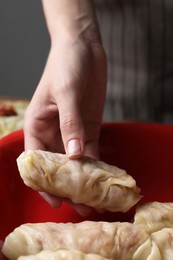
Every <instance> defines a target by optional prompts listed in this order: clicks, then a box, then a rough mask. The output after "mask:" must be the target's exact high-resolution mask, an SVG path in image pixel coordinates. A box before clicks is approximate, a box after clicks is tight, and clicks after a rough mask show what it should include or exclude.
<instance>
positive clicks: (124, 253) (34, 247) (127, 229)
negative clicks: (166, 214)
mask: <svg viewBox="0 0 173 260" xmlns="http://www.w3.org/2000/svg"><path fill="white" fill-rule="evenodd" d="M148 238H149V235H148V234H147V232H146V231H145V229H144V228H143V227H142V226H140V225H135V224H131V223H128V222H123V223H121V222H114V223H109V222H94V221H83V222H80V223H76V224H73V223H52V222H47V223H38V224H23V225H21V226H19V227H17V228H16V229H15V230H14V231H13V232H12V233H10V234H9V235H8V236H7V237H6V239H5V242H4V245H3V249H2V252H3V254H4V255H5V256H6V257H7V258H8V259H10V260H16V259H17V258H18V257H19V256H23V255H35V254H38V253H39V252H41V251H42V250H49V251H57V250H59V249H68V250H79V251H81V252H83V253H85V254H89V253H90V254H97V255H101V256H103V257H105V258H110V259H118V260H131V259H132V256H133V254H134V252H135V251H136V250H137V248H138V247H139V246H140V245H142V244H143V243H144V242H145V241H146V240H147V239H148ZM139 260H141V259H140V258H139Z"/></svg>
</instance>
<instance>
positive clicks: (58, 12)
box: [24, 0, 107, 215]
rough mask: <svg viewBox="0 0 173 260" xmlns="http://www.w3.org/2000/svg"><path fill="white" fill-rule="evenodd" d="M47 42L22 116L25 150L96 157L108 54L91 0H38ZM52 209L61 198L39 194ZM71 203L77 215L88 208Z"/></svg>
mask: <svg viewBox="0 0 173 260" xmlns="http://www.w3.org/2000/svg"><path fill="white" fill-rule="evenodd" d="M42 3H43V10H44V13H45V18H46V22H47V27H48V31H49V34H50V40H51V46H50V52H49V55H48V59H47V63H46V66H45V69H44V71H43V75H42V77H41V79H40V82H39V84H38V86H37V88H36V91H35V93H34V95H33V97H32V100H31V102H30V105H29V107H28V109H27V111H26V114H25V122H24V137H25V149H42V150H47V151H51V152H65V153H66V154H67V155H68V157H69V158H70V159H76V158H80V157H81V156H83V155H87V156H90V157H93V158H95V159H98V158H99V153H98V140H99V134H100V125H101V120H102V113H103V107H104V102H105V95H106V67H107V66H106V55H105V52H104V49H103V46H102V43H101V38H100V32H99V27H98V23H97V18H96V13H95V7H94V4H93V2H92V0H82V1H81V0H73V4H72V0H63V1H62V0H51V1H50V0H42ZM40 194H41V196H43V197H44V199H46V200H47V201H48V202H49V203H50V205H52V206H53V207H59V206H60V205H61V202H62V200H60V199H59V198H55V197H52V196H50V195H48V194H45V193H40ZM65 201H66V202H67V203H70V205H71V206H73V207H74V208H75V209H76V210H77V211H78V212H79V213H80V214H82V215H86V214H87V213H88V211H89V208H88V207H86V206H84V205H74V204H73V203H72V202H70V201H69V200H65Z"/></svg>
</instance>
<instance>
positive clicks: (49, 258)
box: [17, 249, 109, 260]
mask: <svg viewBox="0 0 173 260" xmlns="http://www.w3.org/2000/svg"><path fill="white" fill-rule="evenodd" d="M67 259H68V260H109V258H105V257H103V256H100V255H96V254H84V253H82V252H80V251H77V250H65V249H60V250H57V251H49V250H43V251H41V252H40V253H38V254H36V255H28V256H21V257H19V258H18V259H17V260H67Z"/></svg>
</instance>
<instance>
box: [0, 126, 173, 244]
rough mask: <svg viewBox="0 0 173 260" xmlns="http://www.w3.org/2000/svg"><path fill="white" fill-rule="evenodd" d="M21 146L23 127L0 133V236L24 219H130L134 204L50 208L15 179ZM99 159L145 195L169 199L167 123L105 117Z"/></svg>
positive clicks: (171, 146) (172, 174)
mask: <svg viewBox="0 0 173 260" xmlns="http://www.w3.org/2000/svg"><path fill="white" fill-rule="evenodd" d="M23 149H24V141H23V131H22V130H20V131H16V132H13V133H11V134H9V135H7V136H5V137H3V138H1V139H0V169H1V171H0V212H1V213H0V239H1V240H3V239H4V238H5V236H6V235H7V234H8V233H9V232H11V231H12V230H13V229H14V228H15V227H17V226H19V225H20V224H23V223H27V222H30V223H32V222H45V221H54V222H68V221H71V222H79V221H82V220H85V219H89V220H95V221H97V220H106V221H130V220H131V219H132V218H133V214H134V209H132V210H130V211H129V212H127V213H108V212H105V213H103V214H98V213H96V212H95V211H92V213H91V214H90V215H89V216H88V217H87V218H84V217H81V216H79V215H78V214H77V213H76V212H75V211H74V210H73V209H72V208H71V207H69V206H67V205H65V204H63V205H62V207H61V208H59V209H53V208H51V207H50V206H49V205H48V204H47V203H46V202H45V201H44V200H43V199H42V198H41V197H40V196H39V195H38V193H37V192H35V191H33V190H32V189H30V188H28V187H26V186H25V185H24V183H23V181H22V180H21V178H20V176H19V173H18V169H17V165H16V158H17V157H18V156H19V154H20V153H21V152H22V151H23ZM100 154H101V159H102V160H104V161H105V162H107V163H110V164H113V165H116V166H118V167H120V168H123V169H126V170H127V172H128V173H129V174H131V175H132V176H133V177H134V178H135V179H136V181H137V185H138V186H139V187H140V188H141V193H142V194H143V196H144V197H143V199H142V200H141V201H140V203H144V202H147V201H161V202H167V201H172V197H173V185H172V183H173V126H171V125H160V124H150V123H107V124H103V125H102V130H101V138H100Z"/></svg>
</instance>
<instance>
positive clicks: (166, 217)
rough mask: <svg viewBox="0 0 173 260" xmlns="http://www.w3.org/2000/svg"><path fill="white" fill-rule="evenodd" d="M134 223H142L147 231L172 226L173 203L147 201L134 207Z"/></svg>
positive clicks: (151, 231)
mask: <svg viewBox="0 0 173 260" xmlns="http://www.w3.org/2000/svg"><path fill="white" fill-rule="evenodd" d="M134 223H135V224H141V225H144V226H145V228H146V231H147V232H148V233H153V232H155V231H158V230H161V229H162V228H173V203H172V202H167V203H166V202H164V203H162V202H157V201H154V202H148V203H145V204H143V205H141V206H140V207H138V208H137V209H136V214H135V216H134Z"/></svg>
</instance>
